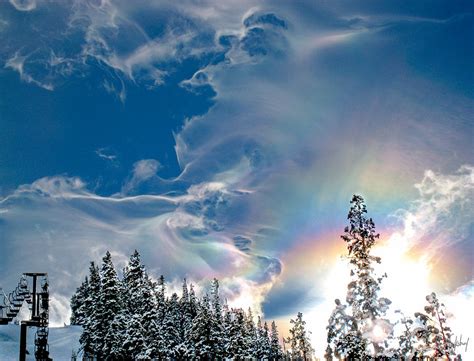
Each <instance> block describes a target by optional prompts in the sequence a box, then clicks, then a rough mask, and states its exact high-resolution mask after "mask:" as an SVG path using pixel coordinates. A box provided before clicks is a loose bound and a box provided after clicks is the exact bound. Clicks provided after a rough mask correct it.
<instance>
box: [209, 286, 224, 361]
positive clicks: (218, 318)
mask: <svg viewBox="0 0 474 361" xmlns="http://www.w3.org/2000/svg"><path fill="white" fill-rule="evenodd" d="M211 297H212V298H211V307H212V328H211V342H212V344H213V345H214V354H215V356H216V357H217V358H221V357H222V355H223V351H224V350H223V347H222V345H223V336H224V327H223V321H222V305H221V300H220V297H219V281H218V280H217V279H216V278H214V279H213V280H212V283H211Z"/></svg>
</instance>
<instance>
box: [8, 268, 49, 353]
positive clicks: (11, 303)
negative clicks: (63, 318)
mask: <svg viewBox="0 0 474 361" xmlns="http://www.w3.org/2000/svg"><path fill="white" fill-rule="evenodd" d="M30 279H31V284H30V283H29V282H28V280H30ZM30 285H31V286H30ZM48 288H49V284H48V274H47V273H23V275H22V276H21V278H20V281H19V282H18V285H17V286H16V288H15V289H14V290H13V291H12V292H10V293H9V294H8V295H6V294H5V293H3V295H2V294H0V297H2V296H3V304H1V303H0V325H7V324H9V323H10V322H12V321H13V319H14V318H15V317H17V315H18V312H20V309H21V307H22V305H23V303H24V302H26V303H27V304H28V305H29V310H30V319H29V320H23V321H21V325H20V353H19V360H20V361H26V352H27V351H26V335H27V330H28V327H36V335H35V358H36V360H37V361H52V359H51V358H50V357H49V347H48V322H49V290H48ZM0 299H1V298H0Z"/></svg>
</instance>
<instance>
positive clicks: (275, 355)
mask: <svg viewBox="0 0 474 361" xmlns="http://www.w3.org/2000/svg"><path fill="white" fill-rule="evenodd" d="M282 357H283V353H282V350H281V345H280V340H279V338H278V330H277V326H276V324H275V321H273V322H272V326H271V335H270V360H280V359H281V358H282Z"/></svg>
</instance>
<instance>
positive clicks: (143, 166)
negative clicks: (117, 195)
mask: <svg viewBox="0 0 474 361" xmlns="http://www.w3.org/2000/svg"><path fill="white" fill-rule="evenodd" d="M160 168H161V164H160V162H158V161H157V160H155V159H142V160H139V161H138V162H135V164H134V165H133V171H132V176H131V178H130V179H129V180H128V181H127V182H126V183H125V184H124V185H123V187H122V194H129V193H130V192H133V191H134V190H135V188H136V187H137V186H139V185H140V184H141V183H143V182H146V181H148V180H150V179H152V178H154V177H157V175H156V173H157V172H158V170H159V169H160Z"/></svg>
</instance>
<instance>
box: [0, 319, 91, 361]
mask: <svg viewBox="0 0 474 361" xmlns="http://www.w3.org/2000/svg"><path fill="white" fill-rule="evenodd" d="M35 332H36V328H34V327H31V328H29V329H28V352H29V356H27V358H26V359H27V360H32V361H33V360H34V359H35V358H34V337H35ZM81 332H82V327H81V326H66V327H58V328H50V329H49V352H50V357H51V358H52V359H53V360H54V361H69V360H70V359H71V353H72V350H76V351H77V350H78V349H79V346H80V345H79V337H80V335H81ZM19 344H20V326H18V325H6V326H2V325H0V360H1V361H16V360H18V352H19Z"/></svg>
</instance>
